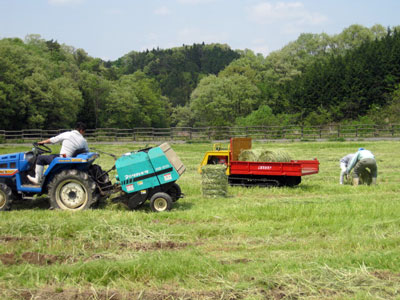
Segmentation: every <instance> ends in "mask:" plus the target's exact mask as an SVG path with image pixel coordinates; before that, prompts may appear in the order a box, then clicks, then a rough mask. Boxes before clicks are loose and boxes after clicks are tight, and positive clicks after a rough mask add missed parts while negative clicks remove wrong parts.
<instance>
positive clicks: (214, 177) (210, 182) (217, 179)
mask: <svg viewBox="0 0 400 300" xmlns="http://www.w3.org/2000/svg"><path fill="white" fill-rule="evenodd" d="M201 170H202V172H201V174H202V176H201V177H202V185H201V188H202V195H203V197H227V195H228V176H227V175H226V173H225V172H226V166H225V165H222V164H217V165H205V166H203V167H202V168H201Z"/></svg>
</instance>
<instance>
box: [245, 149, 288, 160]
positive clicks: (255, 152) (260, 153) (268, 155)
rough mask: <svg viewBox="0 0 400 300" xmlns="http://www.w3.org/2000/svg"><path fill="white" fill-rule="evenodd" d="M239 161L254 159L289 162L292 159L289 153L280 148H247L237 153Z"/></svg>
mask: <svg viewBox="0 0 400 300" xmlns="http://www.w3.org/2000/svg"><path fill="white" fill-rule="evenodd" d="M239 160H240V161H256V162H290V161H291V160H292V158H291V156H290V154H289V153H288V152H287V151H285V150H281V149H277V150H264V149H252V150H250V149H248V150H243V151H242V152H241V153H240V154H239Z"/></svg>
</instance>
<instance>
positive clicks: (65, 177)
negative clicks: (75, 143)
mask: <svg viewBox="0 0 400 300" xmlns="http://www.w3.org/2000/svg"><path fill="white" fill-rule="evenodd" d="M49 196H50V205H51V207H52V208H54V209H62V210H72V211H77V210H85V209H88V208H90V207H91V206H92V205H93V204H94V203H96V202H97V199H98V194H97V193H96V184H95V183H94V181H93V179H92V178H91V177H90V176H89V175H88V174H87V173H85V172H82V171H78V170H75V169H72V170H64V171H62V172H60V173H59V174H57V175H56V176H55V177H54V179H53V180H52V181H51V182H50V184H49Z"/></svg>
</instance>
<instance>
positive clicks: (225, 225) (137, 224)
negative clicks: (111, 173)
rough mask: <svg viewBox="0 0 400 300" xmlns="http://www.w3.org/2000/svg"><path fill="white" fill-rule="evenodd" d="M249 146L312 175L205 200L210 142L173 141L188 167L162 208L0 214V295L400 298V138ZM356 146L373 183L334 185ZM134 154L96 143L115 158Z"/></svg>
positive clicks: (38, 207)
mask: <svg viewBox="0 0 400 300" xmlns="http://www.w3.org/2000/svg"><path fill="white" fill-rule="evenodd" d="M254 144H255V145H254V147H257V148H260V147H266V148H270V149H286V150H287V151H289V152H290V154H291V155H292V157H294V158H296V159H312V158H314V157H317V158H318V159H319V160H320V162H321V165H320V173H319V174H317V175H312V176H306V177H304V178H303V182H302V183H301V184H300V185H299V186H298V187H295V188H286V187H285V188H242V187H231V188H229V197H227V198H215V199H208V198H202V196H201V177H200V175H199V174H198V173H197V166H198V164H199V163H200V161H201V158H202V156H203V154H204V152H205V151H206V150H209V149H211V148H212V145H211V144H191V145H188V144H174V145H173V148H174V149H175V151H176V152H177V153H178V155H179V156H180V158H181V159H182V161H183V162H184V164H185V165H186V167H187V171H186V173H185V174H184V175H183V176H182V178H181V179H180V180H179V182H178V183H179V184H180V185H181V187H182V190H183V192H184V194H185V198H183V199H180V200H179V201H178V202H176V203H175V205H174V208H173V210H172V211H170V212H167V213H159V214H156V213H152V212H150V209H149V207H148V204H146V205H145V206H144V207H143V208H141V209H139V210H137V211H127V210H115V207H114V208H112V206H108V207H105V208H103V209H96V210H90V211H84V212H79V213H68V212H63V211H49V210H46V209H44V208H43V207H45V205H42V204H43V202H45V199H39V200H37V202H38V203H37V204H35V205H33V207H31V208H29V209H27V208H24V207H18V209H16V210H13V211H10V212H3V213H1V214H0V255H5V254H9V255H11V254H12V255H13V257H11V258H10V261H9V263H8V264H2V263H0V291H1V292H0V295H1V296H2V297H3V298H7V297H8V298H9V297H11V298H15V299H18V297H22V296H23V295H24V294H23V293H22V291H25V292H26V291H29V293H30V294H32V295H40V292H41V291H50V292H52V293H53V295H52V294H51V293H47V294H46V295H52V296H55V295H62V296H63V297H64V298H65V299H68V297H69V296H70V298H69V299H76V298H72V297H73V296H71V295H74V297H77V295H79V293H82V292H83V291H86V292H87V291H90V292H91V293H92V292H93V291H96V293H97V294H96V293H94V294H96V295H97V296H96V297H97V298H96V297H95V296H93V295H94V294H93V293H92V294H93V295H92V294H91V295H92V296H93V299H112V298H110V296H105V295H106V294H105V293H103V294H101V293H100V292H99V291H105V290H109V289H111V290H114V291H116V292H117V293H119V297H120V299H123V298H127V299H128V298H131V296H132V295H133V294H129V293H135V294H134V296H135V297H136V298H138V296H139V295H141V297H142V298H146V297H147V298H148V299H150V298H157V297H158V298H163V297H164V298H166V297H170V298H171V299H173V298H185V297H186V298H187V299H188V298H221V299H235V298H236V299H264V298H266V297H270V298H272V299H274V298H275V299H281V298H285V297H286V298H288V299H302V298H318V299H320V298H329V299H332V298H336V299H348V298H353V299H368V298H369V299H376V298H384V299H390V298H393V299H395V298H398V297H400V294H399V293H400V291H399V287H400V260H399V259H398V257H399V255H400V248H399V245H400V235H399V232H400V217H399V215H400V205H399V203H400V202H399V200H400V198H399V196H398V190H399V182H400V175H399V174H398V170H399V167H400V160H399V158H398V157H397V154H396V153H397V149H398V146H399V142H396V141H381V142H370V141H359V142H319V143H284V144H277V143H254ZM224 146H227V144H226V145H224ZM360 146H363V147H365V148H367V149H370V150H372V151H373V152H374V154H375V155H376V157H377V161H378V168H379V170H378V172H379V176H378V185H377V186H359V187H352V186H339V184H338V182H339V171H340V169H339V159H340V158H341V157H342V156H344V155H345V154H347V153H351V152H355V151H356V150H357V148H358V147H360ZM141 147H144V145H126V144H124V145H95V148H98V149H100V150H102V151H105V152H111V153H114V154H117V155H121V154H123V153H125V152H127V151H130V150H134V149H139V148H141ZM23 149H24V148H23V146H18V147H15V148H13V147H11V146H2V147H0V151H1V153H9V152H13V151H21V150H23ZM25 150H26V149H25ZM98 163H99V164H100V165H102V166H103V167H104V168H105V169H107V168H108V167H111V166H112V165H113V159H112V158H110V157H107V156H106V155H101V157H100V158H99V159H98ZM34 254H36V255H37V259H36V260H35V257H32V256H34ZM65 291H69V293H68V294H63V293H65ZM154 291H157V294H156V295H155V294H154ZM21 295H22V296H21ZM99 295H101V296H99ZM107 295H109V294H107ZM129 295H130V296H129ZM156 296H157V297H156ZM49 297H50V296H49ZM0 298H1V297H0Z"/></svg>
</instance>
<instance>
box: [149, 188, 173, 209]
mask: <svg viewBox="0 0 400 300" xmlns="http://www.w3.org/2000/svg"><path fill="white" fill-rule="evenodd" d="M150 208H151V210H152V211H154V212H162V211H167V210H171V208H172V199H171V196H170V195H168V194H167V193H155V194H154V195H153V196H152V197H151V199H150Z"/></svg>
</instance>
